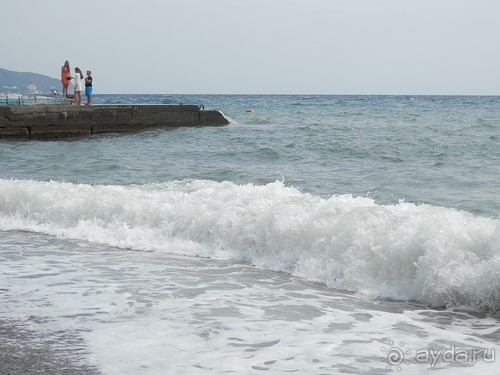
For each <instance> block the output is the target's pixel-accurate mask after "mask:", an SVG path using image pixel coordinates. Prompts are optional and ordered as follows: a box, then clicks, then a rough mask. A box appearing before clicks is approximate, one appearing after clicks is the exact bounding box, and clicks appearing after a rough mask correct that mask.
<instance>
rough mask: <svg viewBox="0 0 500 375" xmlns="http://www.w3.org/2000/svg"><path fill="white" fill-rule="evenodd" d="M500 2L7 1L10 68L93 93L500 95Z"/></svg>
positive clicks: (0, 25) (3, 44)
mask: <svg viewBox="0 0 500 375" xmlns="http://www.w3.org/2000/svg"><path fill="white" fill-rule="evenodd" d="M499 17H500V0H245V1H244V0H140V1H139V0H85V1H68V0H0V67H1V68H5V69H9V70H15V71H29V72H36V73H41V74H46V75H49V76H51V77H55V78H58V77H59V74H60V67H61V65H62V64H63V63H64V60H66V59H68V60H69V61H70V64H71V67H72V69H73V68H74V67H75V66H79V67H80V68H82V70H83V71H85V70H87V69H91V70H92V71H93V77H94V83H95V87H94V91H95V93H138V94H139V93H155V94H161V93H165V94H168V93H181V94H187V93H214V94H240V93H241V94H247V93H248V94H252V93H254V94H259V93H276V94H287V93H288V94H459V95H460V94H473V95H500V20H499Z"/></svg>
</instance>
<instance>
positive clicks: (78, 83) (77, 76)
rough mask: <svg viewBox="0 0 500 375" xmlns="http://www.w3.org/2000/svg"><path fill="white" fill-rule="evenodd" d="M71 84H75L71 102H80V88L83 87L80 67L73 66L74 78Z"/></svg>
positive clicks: (78, 103)
mask: <svg viewBox="0 0 500 375" xmlns="http://www.w3.org/2000/svg"><path fill="white" fill-rule="evenodd" d="M73 84H74V85H75V98H74V99H73V104H76V105H80V104H82V94H81V92H82V89H83V74H82V71H81V70H80V68H78V67H76V68H75V78H74V82H73Z"/></svg>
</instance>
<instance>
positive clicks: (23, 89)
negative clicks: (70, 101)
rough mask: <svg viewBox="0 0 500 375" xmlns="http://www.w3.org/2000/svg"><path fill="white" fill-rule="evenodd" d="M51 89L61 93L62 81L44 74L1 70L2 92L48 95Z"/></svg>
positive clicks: (0, 82)
mask: <svg viewBox="0 0 500 375" xmlns="http://www.w3.org/2000/svg"><path fill="white" fill-rule="evenodd" d="M51 89H56V90H59V91H60V90H61V89H62V87H61V81H60V80H58V79H56V78H52V77H48V76H44V75H43V74H37V73H29V72H14V71H11V70H7V69H2V68H0V92H6V93H22V94H27V93H42V94H47V93H48V92H49V90H51Z"/></svg>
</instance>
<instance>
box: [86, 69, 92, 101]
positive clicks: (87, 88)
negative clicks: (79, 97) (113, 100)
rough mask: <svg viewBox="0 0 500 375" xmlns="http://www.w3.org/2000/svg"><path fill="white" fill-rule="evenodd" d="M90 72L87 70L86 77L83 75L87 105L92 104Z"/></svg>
mask: <svg viewBox="0 0 500 375" xmlns="http://www.w3.org/2000/svg"><path fill="white" fill-rule="evenodd" d="M91 74H92V72H91V71H90V70H87V77H85V96H86V97H87V105H92V76H91Z"/></svg>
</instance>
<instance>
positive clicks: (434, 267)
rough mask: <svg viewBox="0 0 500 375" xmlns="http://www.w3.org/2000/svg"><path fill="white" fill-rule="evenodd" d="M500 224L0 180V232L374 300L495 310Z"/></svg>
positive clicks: (279, 196)
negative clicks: (181, 260) (222, 263)
mask: <svg viewBox="0 0 500 375" xmlns="http://www.w3.org/2000/svg"><path fill="white" fill-rule="evenodd" d="M499 222H500V221H499V219H492V218H484V217H478V216H474V215H473V214H471V213H468V212H464V211H458V210H455V209H450V208H444V207H437V206H431V205H426V204H421V205H416V204H413V203H407V202H399V203H398V204H395V205H380V204H377V203H376V202H375V201H373V200H372V199H370V198H363V197H352V196H350V195H339V196H333V197H331V198H329V199H324V198H321V197H318V196H314V195H311V194H306V193H302V192H300V191H299V190H297V189H294V188H292V187H286V186H284V184H283V182H281V181H277V182H274V183H270V184H267V185H262V186H256V185H253V184H248V185H237V184H234V183H231V182H214V181H207V180H189V181H172V182H167V183H162V184H146V185H129V186H121V185H87V184H73V183H64V182H56V181H50V182H41V181H33V180H14V179H13V180H5V179H0V230H3V231H6V230H27V231H33V232H39V233H46V234H51V235H55V236H60V237H63V238H73V239H83V240H86V241H90V242H93V243H99V244H105V245H111V246H116V247H121V248H130V249H134V250H143V251H166V252H171V253H177V254H183V255H189V256H202V257H211V258H219V259H234V260H237V261H244V262H248V263H251V264H253V265H255V266H257V267H260V268H266V269H272V270H277V271H282V272H287V273H290V274H292V275H295V276H299V277H303V278H307V279H310V280H313V281H316V282H320V283H323V284H325V285H326V286H328V287H330V288H335V289H339V290H348V291H353V292H358V293H362V294H365V295H368V296H370V297H372V298H390V299H397V300H412V301H420V302H422V303H424V304H427V305H429V306H433V307H443V306H445V307H459V308H467V309H472V310H475V311H489V312H492V311H498V310H500V225H499Z"/></svg>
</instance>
